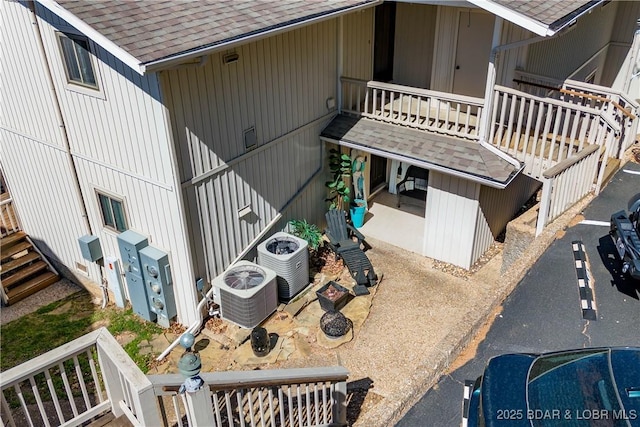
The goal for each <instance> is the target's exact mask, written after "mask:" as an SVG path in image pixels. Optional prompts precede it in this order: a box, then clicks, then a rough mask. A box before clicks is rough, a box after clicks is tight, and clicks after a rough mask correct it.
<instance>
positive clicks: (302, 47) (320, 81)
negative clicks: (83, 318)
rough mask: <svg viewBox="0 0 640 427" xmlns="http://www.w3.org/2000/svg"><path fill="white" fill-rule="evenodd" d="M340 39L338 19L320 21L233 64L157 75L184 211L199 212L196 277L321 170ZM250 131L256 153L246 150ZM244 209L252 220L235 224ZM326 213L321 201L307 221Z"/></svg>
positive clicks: (245, 48)
mask: <svg viewBox="0 0 640 427" xmlns="http://www.w3.org/2000/svg"><path fill="white" fill-rule="evenodd" d="M357 15H359V14H357ZM337 31H338V26H337V20H336V19H334V20H329V21H324V22H321V23H317V24H313V25H310V26H307V27H303V28H300V29H297V30H294V31H291V32H287V33H283V34H279V35H276V36H273V37H270V38H266V39H262V40H259V41H257V42H252V43H248V44H246V45H242V46H240V47H238V48H236V49H235V50H234V52H235V53H236V54H237V55H238V59H237V61H235V62H232V63H226V64H225V63H224V61H223V58H224V56H225V54H226V53H228V52H221V53H214V54H212V55H210V56H209V57H208V58H206V60H205V61H204V62H203V64H202V65H198V64H184V65H182V66H179V67H178V68H176V69H172V70H166V71H163V72H162V73H161V81H162V85H163V93H164V94H165V100H166V103H167V106H168V107H169V111H170V115H171V122H172V129H173V134H174V140H175V142H176V145H177V146H178V149H179V158H180V160H179V162H180V169H181V179H182V181H183V188H184V191H185V194H186V199H187V200H189V204H188V207H187V211H188V212H192V211H197V212H199V215H198V216H195V215H193V214H191V215H190V224H191V225H190V228H191V230H190V231H191V233H192V234H193V236H194V239H195V240H196V241H198V242H200V243H199V244H195V245H194V247H195V249H196V251H200V252H201V253H198V254H196V259H197V261H198V263H199V265H198V266H197V267H196V269H197V271H204V270H206V274H207V275H208V277H209V279H211V278H213V277H215V276H216V275H218V274H220V273H221V272H222V271H223V270H224V269H225V268H227V267H228V266H229V264H230V262H232V261H233V260H234V259H235V258H236V257H237V256H238V254H240V253H241V252H242V251H244V250H245V249H246V248H247V246H248V245H249V244H250V243H251V242H252V241H253V240H254V239H255V238H256V237H258V236H259V235H260V233H261V232H262V231H263V230H264V229H265V227H267V226H268V225H269V224H270V223H271V222H272V221H274V219H275V218H276V216H277V214H278V213H279V212H280V210H281V209H282V208H283V206H285V204H287V203H288V202H290V201H291V199H292V197H293V196H294V195H296V194H297V193H298V192H299V191H300V189H301V188H302V187H303V186H304V185H305V184H306V183H307V181H308V180H309V179H310V178H311V177H312V176H313V175H314V174H315V173H316V172H318V170H320V168H321V167H322V145H321V143H320V139H319V134H320V131H321V129H322V128H323V127H324V126H325V125H326V124H327V122H328V120H330V118H331V117H332V115H333V114H335V109H332V110H330V109H328V108H327V99H328V98H334V99H336V88H337V79H336V77H337V76H336V69H337V49H336V48H337V45H336V43H337ZM252 127H253V128H255V134H256V141H257V145H256V148H254V149H253V150H249V151H247V150H246V149H245V142H244V131H245V130H246V129H249V128H252ZM247 206H249V207H250V208H251V211H252V212H251V213H250V214H249V215H247V216H245V217H243V218H239V210H240V209H242V208H244V207H247ZM322 206H323V198H321V199H320V200H319V201H318V202H317V204H315V206H313V210H312V211H310V212H307V214H308V215H315V210H322ZM310 207H311V206H310ZM302 214H304V212H301V215H302ZM274 231H275V230H274ZM202 263H204V264H205V266H203V265H202Z"/></svg>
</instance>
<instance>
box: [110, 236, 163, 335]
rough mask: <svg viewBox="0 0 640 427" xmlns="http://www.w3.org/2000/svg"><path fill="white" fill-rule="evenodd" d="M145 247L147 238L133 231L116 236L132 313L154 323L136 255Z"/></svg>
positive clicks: (153, 313)
mask: <svg viewBox="0 0 640 427" xmlns="http://www.w3.org/2000/svg"><path fill="white" fill-rule="evenodd" d="M147 246H149V240H148V239H147V237H146V236H143V235H142V234H139V233H136V232H135V231H131V230H127V231H124V232H122V233H120V234H119V235H118V249H119V250H120V258H121V259H122V269H123V270H124V277H125V281H126V282H127V289H128V290H129V300H130V301H131V307H132V308H133V312H134V313H136V314H137V315H138V316H140V317H142V318H143V319H145V320H148V321H150V322H155V320H156V313H155V312H153V311H151V309H150V306H149V302H148V301H149V298H148V295H147V288H146V286H145V283H144V280H143V278H142V266H141V264H140V255H139V253H138V252H139V251H140V250H142V249H143V248H145V247H147Z"/></svg>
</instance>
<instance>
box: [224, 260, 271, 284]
mask: <svg viewBox="0 0 640 427" xmlns="http://www.w3.org/2000/svg"><path fill="white" fill-rule="evenodd" d="M265 276H266V275H265V272H264V270H263V269H261V268H259V267H254V266H250V265H243V266H240V267H235V268H232V269H231V270H229V271H228V272H227V273H226V274H225V275H224V283H225V284H226V285H227V286H229V287H230V288H232V289H237V290H247V289H251V288H255V287H256V286H259V285H261V284H263V283H264V280H265Z"/></svg>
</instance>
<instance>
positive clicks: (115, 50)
mask: <svg viewBox="0 0 640 427" xmlns="http://www.w3.org/2000/svg"><path fill="white" fill-rule="evenodd" d="M36 1H37V2H38V3H40V4H41V5H42V6H44V7H46V8H47V9H49V10H50V11H51V12H53V13H54V14H55V15H57V16H59V17H60V19H63V20H65V21H67V22H68V23H69V24H70V25H72V26H73V27H75V28H76V29H77V30H78V31H80V32H81V33H83V34H84V35H86V36H87V37H89V38H90V39H91V40H93V41H94V42H95V43H97V44H98V45H99V46H100V47H102V48H103V49H104V50H106V51H107V52H109V53H110V54H112V55H113V56H115V57H116V58H118V59H119V60H120V61H122V62H123V63H125V64H126V65H127V66H129V67H130V68H131V69H132V70H134V71H135V72H137V73H138V74H140V75H144V73H145V71H146V67H145V65H144V64H142V63H141V62H140V61H139V60H138V59H136V58H135V57H133V56H131V54H129V53H128V52H127V51H125V50H124V49H122V48H121V47H119V46H118V45H116V44H115V43H113V42H112V41H111V40H109V39H108V38H106V37H105V36H103V35H102V34H100V33H99V32H98V31H96V30H95V29H93V28H92V27H91V26H90V25H88V24H87V23H86V22H84V21H83V20H81V19H80V18H78V17H77V16H75V15H74V14H72V13H71V12H69V11H68V10H67V9H65V8H63V7H62V6H60V5H59V4H58V3H56V2H55V1H54V0H36Z"/></svg>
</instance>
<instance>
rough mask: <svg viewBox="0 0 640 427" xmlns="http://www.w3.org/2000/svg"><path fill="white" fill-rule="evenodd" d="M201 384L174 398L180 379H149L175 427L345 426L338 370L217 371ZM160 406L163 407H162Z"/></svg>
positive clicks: (342, 382) (343, 393) (341, 377)
mask: <svg viewBox="0 0 640 427" xmlns="http://www.w3.org/2000/svg"><path fill="white" fill-rule="evenodd" d="M201 377H202V379H203V380H204V383H205V386H204V387H203V388H202V389H201V390H199V391H198V392H196V393H185V394H178V389H179V387H180V385H181V384H182V382H183V381H184V378H182V377H181V376H180V375H162V376H150V377H149V378H150V379H151V381H152V382H153V384H154V388H155V390H156V395H158V397H159V401H164V402H166V401H167V399H168V400H169V401H170V405H171V406H172V408H173V411H171V413H173V414H175V418H176V419H175V420H167V419H165V425H168V424H173V423H176V424H177V425H178V426H183V425H188V426H196V425H215V426H218V427H225V426H230V427H231V426H287V427H302V426H328V425H332V426H340V425H346V380H347V377H348V371H347V370H346V369H344V368H342V367H326V368H303V369H286V370H261V371H237V372H215V373H203V374H201ZM162 405H164V406H166V405H167V404H166V403H163V404H162Z"/></svg>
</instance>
